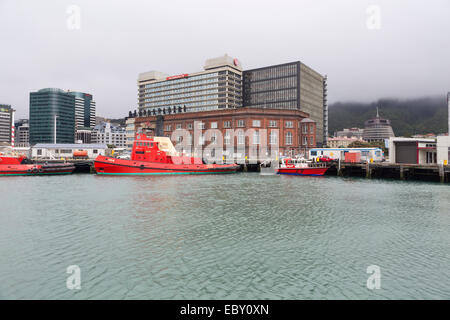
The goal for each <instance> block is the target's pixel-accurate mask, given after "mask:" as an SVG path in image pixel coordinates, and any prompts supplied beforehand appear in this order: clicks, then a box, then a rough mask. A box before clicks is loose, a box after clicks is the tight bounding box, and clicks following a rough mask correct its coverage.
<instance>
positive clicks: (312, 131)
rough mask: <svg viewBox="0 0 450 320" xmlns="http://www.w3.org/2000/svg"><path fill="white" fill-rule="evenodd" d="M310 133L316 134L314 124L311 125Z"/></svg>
mask: <svg viewBox="0 0 450 320" xmlns="http://www.w3.org/2000/svg"><path fill="white" fill-rule="evenodd" d="M309 132H311V133H314V126H313V125H312V124H311V125H309Z"/></svg>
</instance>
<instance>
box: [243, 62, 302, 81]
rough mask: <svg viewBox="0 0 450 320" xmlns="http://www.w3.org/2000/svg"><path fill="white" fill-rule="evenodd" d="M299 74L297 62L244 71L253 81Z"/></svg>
mask: <svg viewBox="0 0 450 320" xmlns="http://www.w3.org/2000/svg"><path fill="white" fill-rule="evenodd" d="M296 74H297V64H289V65H284V66H275V67H270V68H264V69H261V70H255V71H247V72H244V76H245V77H246V79H247V78H249V79H250V80H251V81H258V80H265V79H271V78H279V77H288V76H293V75H296Z"/></svg>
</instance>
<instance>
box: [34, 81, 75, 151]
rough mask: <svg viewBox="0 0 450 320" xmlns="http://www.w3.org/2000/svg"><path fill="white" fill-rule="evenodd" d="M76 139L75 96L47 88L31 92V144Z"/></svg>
mask: <svg viewBox="0 0 450 320" xmlns="http://www.w3.org/2000/svg"><path fill="white" fill-rule="evenodd" d="M55 116H56V143H74V141H75V96H74V95H72V94H70V93H68V92H66V91H63V90H61V89H54V88H47V89H42V90H39V91H37V92H31V93H30V145H34V144H36V143H54V139H55Z"/></svg>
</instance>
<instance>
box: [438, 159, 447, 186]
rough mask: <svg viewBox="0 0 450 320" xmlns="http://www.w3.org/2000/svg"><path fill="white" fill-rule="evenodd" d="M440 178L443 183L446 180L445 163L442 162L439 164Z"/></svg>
mask: <svg viewBox="0 0 450 320" xmlns="http://www.w3.org/2000/svg"><path fill="white" fill-rule="evenodd" d="M438 166H439V180H440V181H441V183H444V182H445V173H444V164H442V163H440V164H439V165H438Z"/></svg>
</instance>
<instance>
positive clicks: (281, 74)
mask: <svg viewBox="0 0 450 320" xmlns="http://www.w3.org/2000/svg"><path fill="white" fill-rule="evenodd" d="M326 96H327V83H326V77H324V76H322V75H320V74H319V73H318V72H316V71H314V70H313V69H311V68H310V67H308V66H306V65H305V64H303V63H301V62H300V61H297V62H290V63H285V64H279V65H273V66H268V67H263V68H258V69H252V70H245V71H244V72H243V106H244V107H251V108H267V109H289V110H294V109H298V110H301V111H304V112H306V113H308V114H309V117H310V118H311V119H312V120H313V121H314V122H315V123H316V130H317V132H316V137H317V145H318V146H321V145H323V144H325V143H326V137H327V136H328V105H327V97H326Z"/></svg>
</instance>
